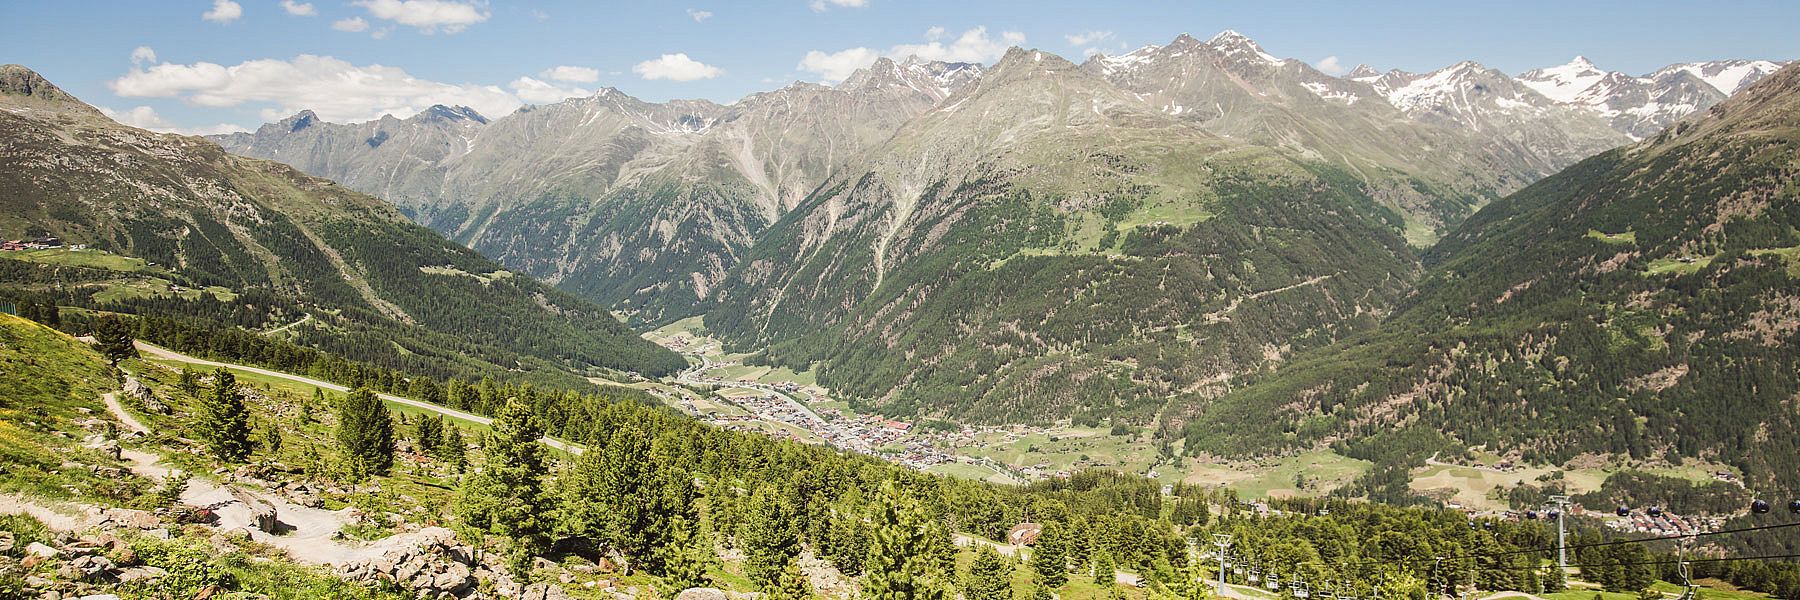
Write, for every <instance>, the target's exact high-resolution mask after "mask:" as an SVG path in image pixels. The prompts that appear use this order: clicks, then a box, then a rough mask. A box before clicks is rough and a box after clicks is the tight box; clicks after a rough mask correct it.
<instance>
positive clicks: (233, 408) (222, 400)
mask: <svg viewBox="0 0 1800 600" xmlns="http://www.w3.org/2000/svg"><path fill="white" fill-rule="evenodd" d="M199 412H200V414H198V415H196V416H195V419H194V426H195V427H196V428H197V429H198V432H197V433H198V437H199V438H200V440H201V441H202V442H205V443H206V448H207V450H209V451H211V452H212V455H213V458H217V459H219V460H220V461H222V462H228V463H235V462H244V459H246V458H249V457H250V450H251V448H252V446H253V444H252V443H251V442H250V433H251V431H250V409H249V408H247V407H245V406H244V393H243V392H242V391H240V390H239V389H238V385H237V377H235V376H233V375H232V374H231V371H227V370H225V369H224V368H222V367H221V368H220V369H219V370H217V371H213V387H212V390H211V391H210V392H208V393H207V394H206V395H205V397H204V398H201V400H200V411H199Z"/></svg>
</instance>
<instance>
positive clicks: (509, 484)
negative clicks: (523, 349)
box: [456, 399, 550, 573]
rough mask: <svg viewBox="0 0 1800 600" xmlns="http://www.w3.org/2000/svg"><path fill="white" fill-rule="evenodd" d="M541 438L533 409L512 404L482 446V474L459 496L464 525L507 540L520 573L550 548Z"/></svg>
mask: <svg viewBox="0 0 1800 600" xmlns="http://www.w3.org/2000/svg"><path fill="white" fill-rule="evenodd" d="M543 436H544V430H543V428H542V427H540V426H539V425H538V422H537V418H536V417H534V416H532V414H531V408H530V407H528V406H526V405H525V404H524V403H523V402H520V401H518V400H517V399H512V400H508V401H507V402H506V404H505V405H504V406H502V407H501V409H500V413H499V414H498V415H496V416H495V417H494V423H493V432H492V433H490V434H489V435H488V436H487V441H486V443H485V444H484V445H483V448H482V461H481V462H482V465H481V470H480V471H479V472H478V473H476V474H475V475H474V476H473V477H469V478H467V479H465V480H464V483H463V488H462V490H461V492H460V493H459V494H458V498H457V505H456V509H457V513H458V515H459V516H461V517H462V519H463V521H464V522H466V523H468V524H470V525H472V526H474V527H478V528H481V529H483V530H486V531H487V532H489V533H492V534H495V535H499V536H501V537H504V538H506V539H507V540H508V541H509V543H510V545H511V548H510V549H509V550H510V551H509V553H508V559H509V562H511V563H512V565H513V566H514V567H516V568H517V569H516V571H517V572H520V573H523V572H524V567H525V566H528V565H529V564H530V563H531V558H532V557H534V556H537V555H538V554H540V553H542V552H543V551H544V550H546V549H548V548H549V547H550V527H549V522H548V519H547V518H546V516H545V515H546V512H547V509H548V508H549V503H548V502H546V501H545V498H544V488H543V486H544V481H543V480H544V474H545V471H546V470H547V467H546V466H545V463H544V445H543V443H542V442H539V441H538V439H539V438H542V437H543Z"/></svg>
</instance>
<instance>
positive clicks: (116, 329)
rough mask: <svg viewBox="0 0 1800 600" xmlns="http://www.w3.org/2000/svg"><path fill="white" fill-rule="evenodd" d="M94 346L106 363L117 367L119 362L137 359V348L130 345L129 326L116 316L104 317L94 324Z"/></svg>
mask: <svg viewBox="0 0 1800 600" xmlns="http://www.w3.org/2000/svg"><path fill="white" fill-rule="evenodd" d="M94 344H95V345H96V346H97V347H98V348H99V350H100V354H101V355H102V356H105V357H106V362H107V363H109V364H111V365H112V366H115V367H116V366H119V361H122V360H125V359H127V358H137V355H138V352H137V346H135V345H133V344H132V335H131V324H130V323H127V322H125V319H124V318H123V317H120V316H118V315H111V314H109V315H105V316H102V317H100V319H99V320H97V321H95V322H94Z"/></svg>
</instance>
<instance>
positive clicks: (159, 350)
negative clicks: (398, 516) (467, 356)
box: [134, 341, 583, 455]
mask: <svg viewBox="0 0 1800 600" xmlns="http://www.w3.org/2000/svg"><path fill="white" fill-rule="evenodd" d="M134 343H135V344H137V349H138V352H142V353H144V354H148V355H150V356H154V357H157V358H162V359H167V360H174V361H180V362H185V363H191V364H196V365H204V366H208V367H225V368H229V369H235V370H238V371H244V372H247V373H255V374H257V375H263V376H266V377H274V378H277V379H286V380H288V381H293V382H297V383H303V384H306V385H310V386H315V387H321V388H325V389H328V390H332V391H337V392H348V391H350V388H348V387H344V386H341V385H338V384H335V383H332V382H329V381H321V380H318V379H313V378H311V377H306V376H302V375H294V374H290V373H283V372H280V371H271V370H269V369H264V368H262V367H252V366H250V365H240V364H236V363H225V362H219V361H214V360H206V359H204V358H198V357H193V356H188V355H186V354H182V353H180V352H176V351H174V350H170V349H168V348H164V347H162V346H158V345H156V344H151V343H149V342H144V341H138V342H134ZM376 396H380V397H381V399H382V400H386V401H388V402H393V403H395V404H404V405H406V406H411V407H413V408H417V409H420V410H426V411H430V412H434V413H437V414H440V415H444V416H446V417H451V418H454V419H461V420H464V421H468V422H471V423H478V424H481V425H483V426H491V425H493V424H494V420H493V419H490V418H487V417H483V416H481V415H477V414H473V413H467V412H463V411H460V410H456V409H454V408H444V407H442V406H438V405H436V404H432V403H430V402H420V401H418V400H414V399H412V398H403V397H400V396H395V395H393V394H382V393H377V394H376ZM538 441H541V442H543V443H544V445H546V446H549V447H551V448H555V449H558V450H562V451H564V452H568V453H570V454H575V455H580V454H581V452H582V450H583V448H582V447H581V446H580V445H577V444H572V443H569V442H565V441H563V440H559V439H556V438H553V437H549V436H545V437H543V438H540V439H539V440H538Z"/></svg>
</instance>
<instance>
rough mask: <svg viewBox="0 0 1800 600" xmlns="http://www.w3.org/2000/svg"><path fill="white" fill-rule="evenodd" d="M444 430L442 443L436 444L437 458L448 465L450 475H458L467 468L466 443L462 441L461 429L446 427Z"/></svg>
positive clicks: (467, 453) (467, 449)
mask: <svg viewBox="0 0 1800 600" xmlns="http://www.w3.org/2000/svg"><path fill="white" fill-rule="evenodd" d="M444 430H445V433H444V442H443V443H442V444H438V451H437V458H438V460H441V461H444V463H445V464H448V465H450V471H451V472H452V473H457V474H459V475H460V474H462V472H463V471H464V470H465V469H467V468H468V467H469V448H468V443H467V442H464V441H463V435H462V428H461V427H457V426H455V425H446V426H444Z"/></svg>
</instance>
